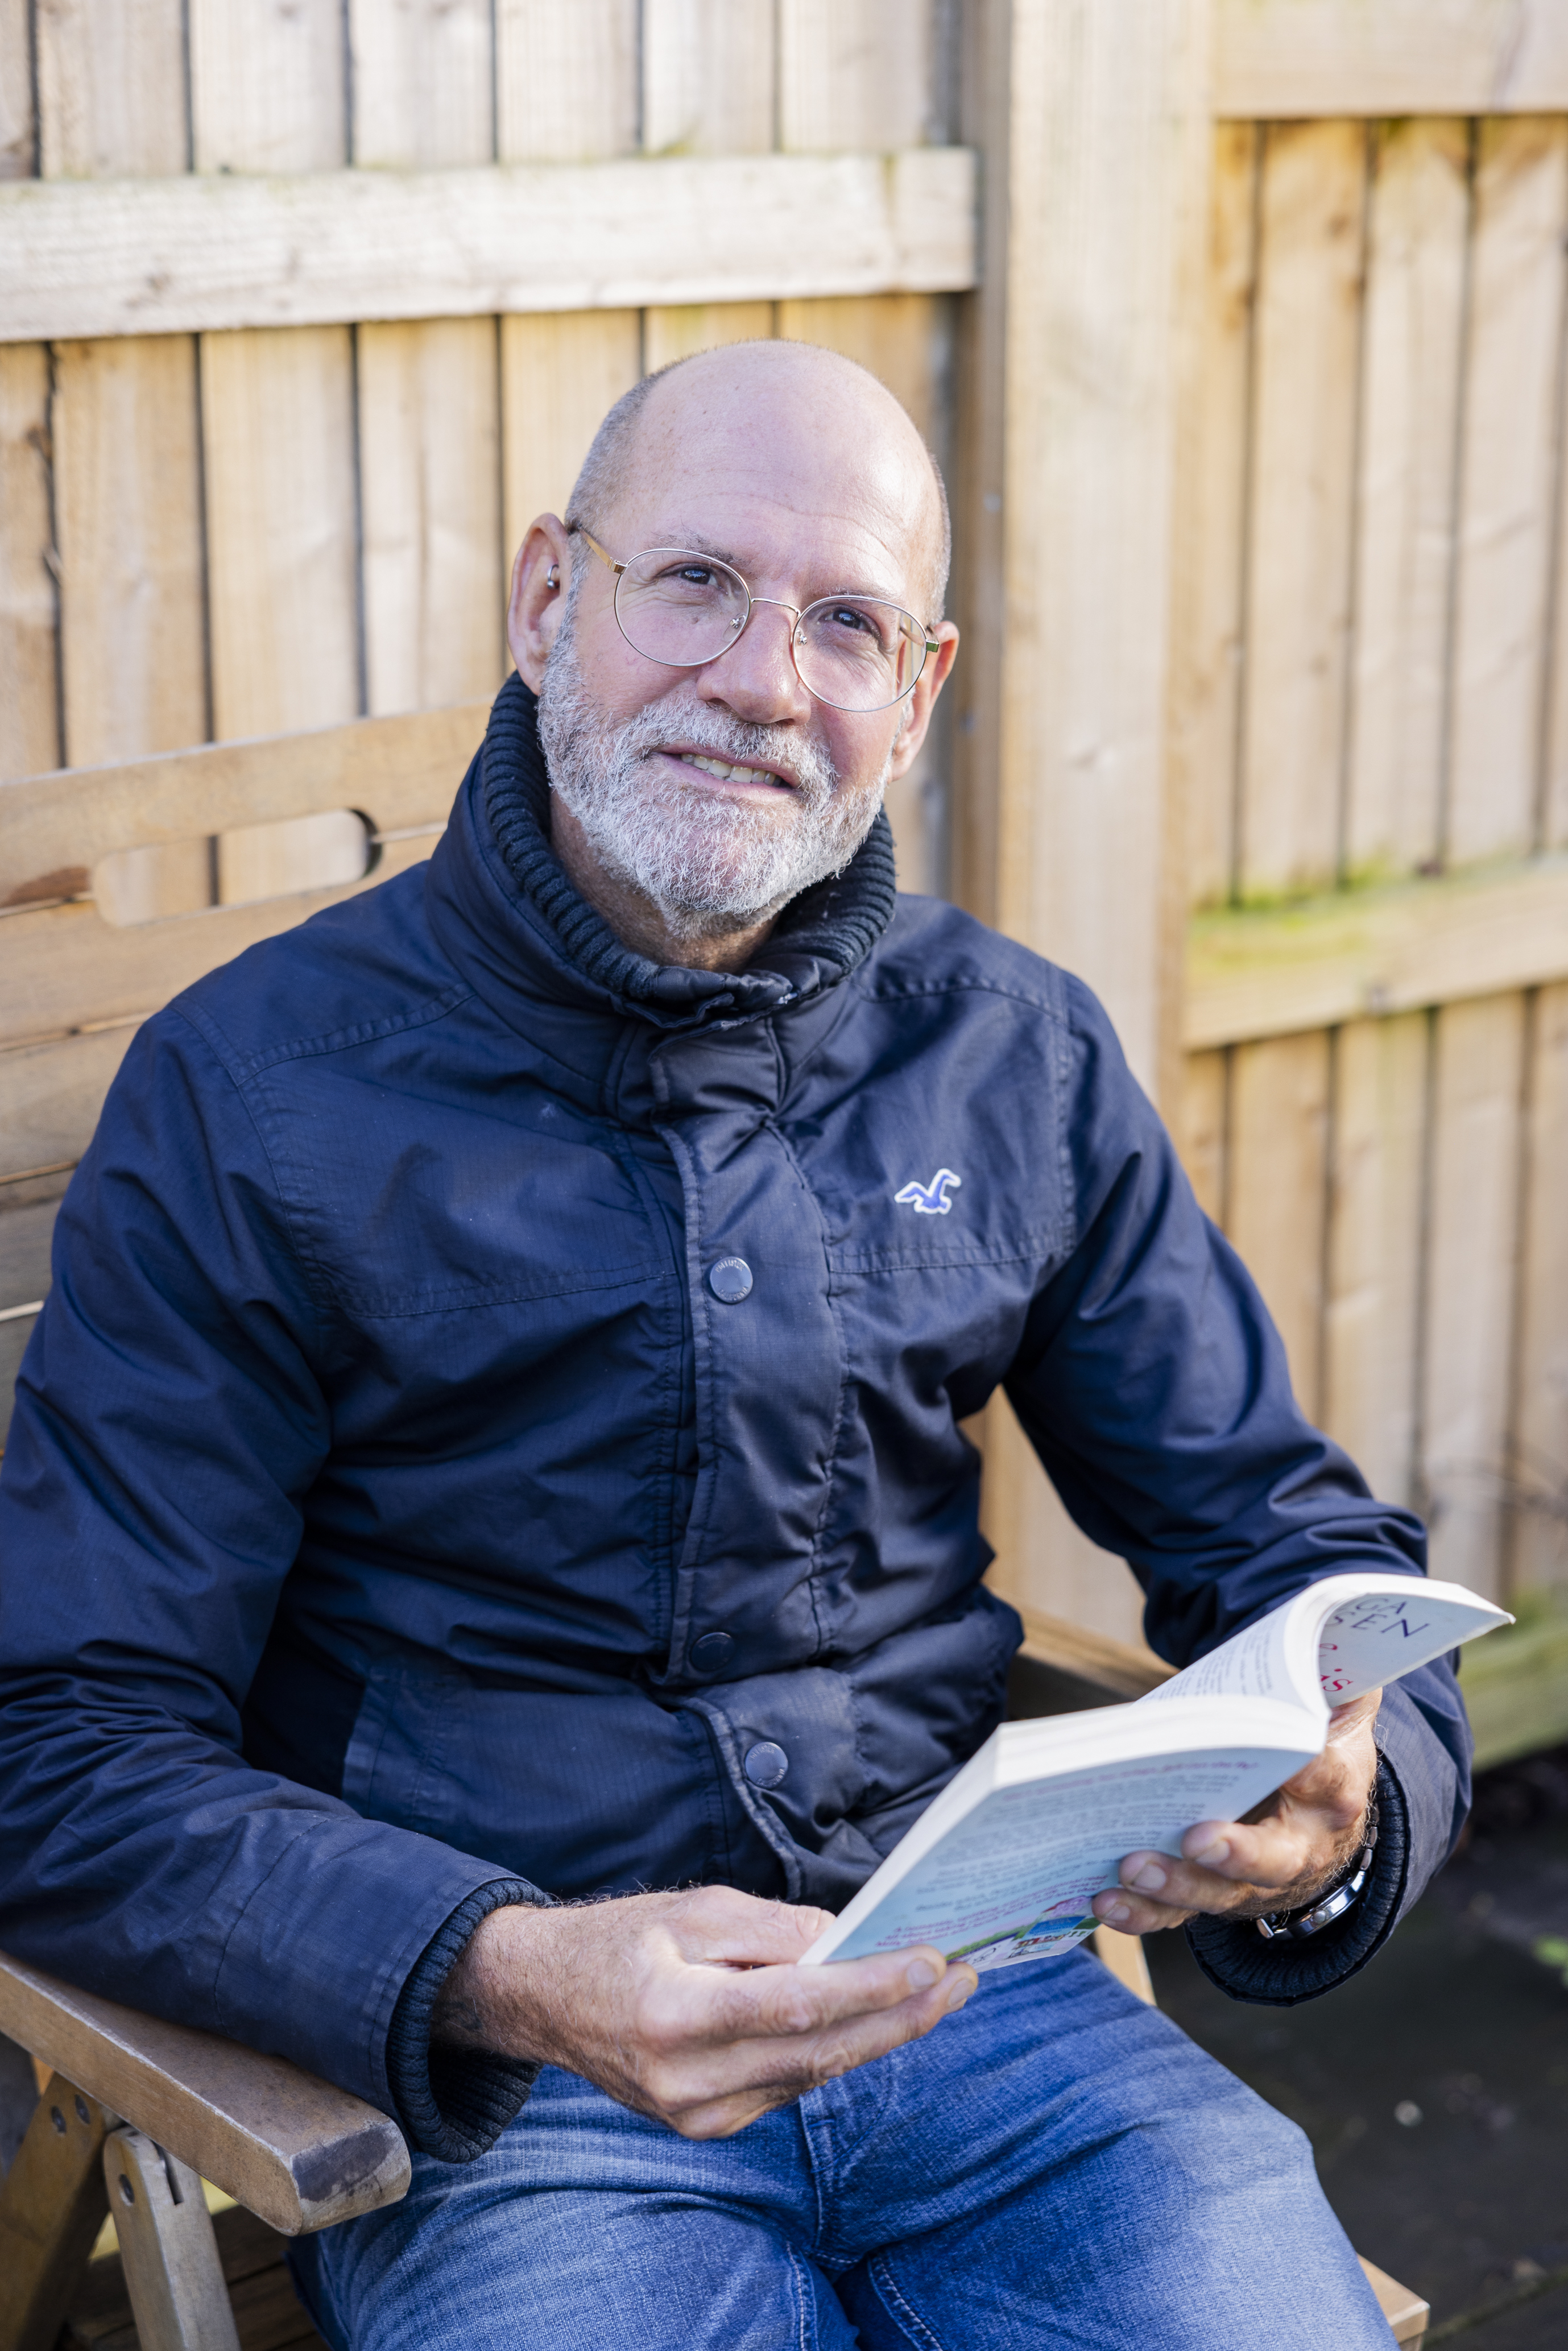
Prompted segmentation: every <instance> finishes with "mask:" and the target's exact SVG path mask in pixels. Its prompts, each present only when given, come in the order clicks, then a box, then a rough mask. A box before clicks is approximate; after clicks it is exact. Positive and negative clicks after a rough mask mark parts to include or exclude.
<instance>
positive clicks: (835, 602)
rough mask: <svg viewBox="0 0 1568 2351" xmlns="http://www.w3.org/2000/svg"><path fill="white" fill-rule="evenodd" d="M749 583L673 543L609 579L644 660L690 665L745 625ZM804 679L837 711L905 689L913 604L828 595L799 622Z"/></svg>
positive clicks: (921, 644)
mask: <svg viewBox="0 0 1568 2351" xmlns="http://www.w3.org/2000/svg"><path fill="white" fill-rule="evenodd" d="M748 609H749V600H748V598H747V589H746V582H745V581H744V580H742V578H741V576H740V574H739V573H738V572H737V571H732V570H731V569H730V567H729V566H728V564H727V563H720V562H719V561H718V560H717V559H716V557H713V556H708V555H698V554H695V553H694V552H693V551H692V550H691V549H686V548H679V547H655V548H650V549H648V550H647V552H646V553H644V554H643V555H639V556H636V557H634V558H633V559H632V561H631V562H630V563H629V564H628V565H627V566H626V569H624V571H622V574H621V577H620V579H619V580H618V581H617V582H616V587H615V616H616V619H617V620H618V621H619V622H620V624H621V629H622V634H623V635H624V637H625V639H626V641H627V643H628V644H630V645H632V646H633V647H634V648H635V650H636V651H637V652H638V653H645V654H646V655H647V657H648V659H649V660H650V661H656V662H663V663H664V664H667V665H669V666H670V667H672V668H675V669H696V668H699V667H700V666H701V665H702V664H704V663H705V662H710V661H716V659H717V658H718V656H719V654H720V653H724V652H725V651H726V649H727V647H728V646H730V645H732V644H733V643H735V641H736V638H737V636H738V635H739V633H740V631H741V630H742V629H743V628H744V627H745V625H746V617H747V611H748ZM792 642H793V647H794V654H795V666H796V669H797V670H798V671H799V673H800V683H801V684H802V685H804V686H805V688H806V689H807V691H808V693H810V694H813V695H816V697H817V699H818V700H819V701H820V702H826V703H829V704H831V705H832V706H833V708H835V709H837V710H861V711H865V710H885V709H887V708H888V707H889V706H890V705H892V704H893V703H894V702H899V701H902V700H903V698H904V695H906V694H907V693H908V692H909V691H910V688H911V687H912V686H913V685H914V684H915V680H916V679H917V678H918V676H919V675H920V672H921V670H922V668H923V667H924V665H925V630H924V629H923V628H922V627H921V625H920V623H919V622H918V621H917V620H916V619H915V615H914V613H913V612H906V611H904V610H903V608H902V606H900V605H897V604H890V603H887V602H885V601H883V599H882V598H881V597H880V596H859V595H850V596H824V597H822V598H821V599H820V600H819V601H818V602H816V603H814V604H809V605H808V606H807V607H806V610H805V611H803V612H802V613H801V614H800V619H799V621H798V622H796V624H795V629H794V634H793V641H792Z"/></svg>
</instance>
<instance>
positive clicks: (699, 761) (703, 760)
mask: <svg viewBox="0 0 1568 2351" xmlns="http://www.w3.org/2000/svg"><path fill="white" fill-rule="evenodd" d="M664 757H665V758H667V759H674V760H677V761H678V762H679V763H680V765H681V766H682V767H683V768H700V769H701V770H702V772H703V774H704V775H705V776H712V777H714V778H716V780H717V781H718V782H719V783H721V784H750V785H752V786H754V787H761V788H762V789H770V790H773V791H792V790H793V789H794V786H793V784H792V783H791V782H790V779H789V777H788V776H781V775H779V773H778V771H777V769H775V768H752V767H746V766H743V765H741V764H740V763H738V762H732V761H730V760H727V759H714V758H709V757H708V756H707V755H706V753H705V752H701V751H666V752H665V754H664Z"/></svg>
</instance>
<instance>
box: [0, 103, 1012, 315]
mask: <svg viewBox="0 0 1568 2351" xmlns="http://www.w3.org/2000/svg"><path fill="white" fill-rule="evenodd" d="M975 186H976V167H975V157H974V155H973V154H972V153H971V152H969V151H968V150H967V149H965V148H961V147H923V148H911V149H907V150H905V151H904V152H902V153H898V154H891V155H716V156H684V157H648V158H631V159H618V160H614V161H612V162H601V163H582V164H562V163H544V164H512V165H507V164H489V165H484V166H480V167H477V168H475V169H472V170H465V171H441V172H392V171H373V172H372V171H344V172H299V173H296V174H292V175H289V176H286V177H277V178H267V179H263V178H252V177H248V176H245V175H242V174H238V173H227V172H215V173H208V172H186V173H183V174H182V175H181V176H180V177H178V178H172V179H148V180H92V181H78V180H22V181H16V182H15V183H12V184H11V185H9V186H0V340H5V341H7V342H31V341H43V340H51V339H54V340H70V339H73V338H83V337H101V336H110V335H149V334H170V333H190V332H200V331H211V330H214V329H228V328H243V327H309V326H330V325H336V324H338V323H340V321H342V320H344V319H356V320H377V319H437V318H473V317H479V316H483V315H487V314H494V313H501V312H510V313H517V312H529V311H565V310H576V311H583V310H599V309H624V308H637V307H640V306H643V305H647V304H659V303H666V304H685V303H703V302H750V301H782V300H787V299H789V298H793V297H812V296H814V297H824V296H833V295H870V294H890V293H954V292H959V291H962V290H963V289H965V288H967V287H971V286H973V284H974V283H975V266H976V265H975V256H976V239H975Z"/></svg>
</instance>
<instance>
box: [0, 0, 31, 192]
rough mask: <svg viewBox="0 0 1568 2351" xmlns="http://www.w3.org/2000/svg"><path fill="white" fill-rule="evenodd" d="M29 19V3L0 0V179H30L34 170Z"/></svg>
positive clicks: (19, 0)
mask: <svg viewBox="0 0 1568 2351" xmlns="http://www.w3.org/2000/svg"><path fill="white" fill-rule="evenodd" d="M31 18H32V5H31V0H0V180H30V179H31V178H32V176H33V173H34V171H35V169H36V159H37V123H36V121H35V119H34V111H33V37H32V30H31Z"/></svg>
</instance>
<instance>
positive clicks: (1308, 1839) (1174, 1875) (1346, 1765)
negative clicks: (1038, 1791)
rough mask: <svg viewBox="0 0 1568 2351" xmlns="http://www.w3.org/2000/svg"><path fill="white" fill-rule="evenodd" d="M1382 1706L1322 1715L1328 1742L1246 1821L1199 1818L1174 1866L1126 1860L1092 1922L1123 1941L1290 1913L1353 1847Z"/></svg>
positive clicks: (1373, 1770)
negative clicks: (1200, 1917)
mask: <svg viewBox="0 0 1568 2351" xmlns="http://www.w3.org/2000/svg"><path fill="white" fill-rule="evenodd" d="M1382 1699H1383V1692H1382V1691H1381V1690H1380V1689H1375V1690H1367V1691H1365V1692H1364V1694H1363V1696H1362V1697H1360V1698H1353V1699H1352V1700H1351V1702H1350V1704H1349V1705H1348V1706H1340V1707H1336V1708H1334V1710H1333V1714H1332V1715H1331V1716H1330V1717H1329V1735H1328V1744H1327V1745H1326V1746H1325V1747H1324V1749H1323V1751H1322V1754H1321V1755H1319V1756H1316V1757H1314V1758H1313V1760H1312V1762H1311V1763H1309V1764H1308V1765H1307V1767H1306V1769H1305V1771H1298V1772H1297V1774H1296V1776H1295V1778H1294V1779H1293V1780H1287V1781H1286V1782H1285V1784H1284V1786H1283V1787H1282V1788H1281V1789H1279V1790H1278V1791H1277V1792H1276V1793H1275V1794H1273V1795H1272V1796H1270V1799H1269V1801H1268V1802H1267V1803H1265V1804H1260V1806H1259V1807H1258V1809H1257V1811H1256V1812H1255V1813H1252V1814H1250V1815H1249V1819H1248V1820H1247V1821H1246V1822H1238V1821H1200V1822H1199V1823H1198V1825H1197V1828H1193V1829H1188V1831H1187V1833H1186V1836H1184V1837H1183V1839H1182V1841H1181V1849H1182V1856H1183V1857H1182V1859H1181V1860H1179V1861H1174V1860H1173V1859H1172V1858H1171V1856H1170V1855H1169V1854H1166V1853H1130V1854H1129V1855H1127V1857H1126V1859H1125V1860H1124V1862H1123V1864H1122V1869H1121V1877H1122V1888H1123V1890H1122V1891H1121V1892H1120V1893H1115V1892H1112V1893H1107V1894H1097V1895H1096V1896H1095V1897H1094V1905H1093V1907H1094V1915H1095V1917H1097V1918H1101V1919H1103V1921H1104V1923H1105V1925H1106V1926H1107V1927H1115V1928H1119V1929H1120V1930H1121V1932H1122V1933H1123V1934H1124V1935H1148V1934H1152V1933H1153V1932H1154V1930H1155V1928H1156V1927H1180V1926H1182V1925H1183V1924H1184V1923H1185V1922H1186V1920H1187V1919H1188V1918H1190V1917H1194V1916H1195V1915H1196V1914H1197V1913H1199V1912H1208V1913H1211V1914H1213V1913H1224V1914H1228V1915H1229V1916H1230V1917H1235V1918H1259V1917H1262V1915H1263V1913H1264V1912H1265V1911H1266V1910H1298V1909H1301V1907H1303V1906H1304V1905H1306V1904H1308V1903H1311V1902H1312V1901H1313V1900H1314V1899H1315V1898H1316V1896H1318V1895H1320V1894H1322V1893H1324V1892H1325V1891H1326V1890H1327V1888H1328V1887H1329V1886H1332V1885H1333V1881H1334V1879H1335V1878H1336V1877H1339V1876H1343V1873H1344V1871H1345V1870H1346V1869H1347V1868H1348V1867H1349V1865H1350V1862H1351V1859H1352V1857H1353V1855H1354V1853H1355V1852H1356V1849H1357V1847H1358V1845H1359V1844H1360V1841H1361V1829H1362V1823H1363V1822H1364V1820H1365V1818H1366V1807H1367V1804H1368V1802H1370V1800H1371V1796H1372V1791H1373V1788H1374V1786H1375V1782H1376V1780H1377V1750H1376V1747H1375V1745H1374V1743H1373V1737H1372V1726H1373V1724H1374V1723H1375V1721H1376V1719H1377V1709H1378V1707H1379V1706H1380V1704H1381V1703H1382Z"/></svg>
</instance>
